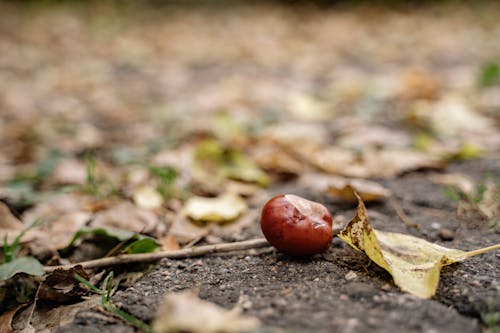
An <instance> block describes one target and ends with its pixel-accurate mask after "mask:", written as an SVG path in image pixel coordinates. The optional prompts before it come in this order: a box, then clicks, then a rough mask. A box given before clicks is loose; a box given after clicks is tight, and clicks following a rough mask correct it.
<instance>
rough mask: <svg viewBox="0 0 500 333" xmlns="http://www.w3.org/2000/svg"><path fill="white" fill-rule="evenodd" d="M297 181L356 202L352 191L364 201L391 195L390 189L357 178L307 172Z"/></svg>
mask: <svg viewBox="0 0 500 333" xmlns="http://www.w3.org/2000/svg"><path fill="white" fill-rule="evenodd" d="M299 183H300V184H301V185H303V186H305V187H308V188H311V189H313V190H315V191H318V192H324V193H328V194H329V195H331V196H332V197H333V198H334V199H338V200H341V201H345V202H356V201H357V198H356V196H355V195H354V192H356V193H358V194H359V196H360V197H361V199H362V200H363V201H365V202H374V201H382V200H384V199H386V198H388V197H389V196H390V195H391V191H390V190H388V189H386V188H385V187H383V186H382V185H380V184H379V183H376V182H373V181H370V180H366V179H358V178H344V177H340V176H334V175H325V174H321V173H309V174H304V175H302V176H301V177H300V179H299Z"/></svg>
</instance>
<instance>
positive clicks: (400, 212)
mask: <svg viewBox="0 0 500 333" xmlns="http://www.w3.org/2000/svg"><path fill="white" fill-rule="evenodd" d="M389 204H390V205H391V207H392V209H394V211H395V212H396V214H397V215H398V217H399V219H400V220H401V222H403V223H404V225H406V226H407V227H410V228H415V229H419V228H420V226H419V225H418V224H417V223H415V222H413V221H412V220H411V219H410V218H409V217H408V215H406V213H405V212H404V210H403V208H402V207H401V205H400V204H399V203H398V201H397V200H396V199H395V198H394V197H389Z"/></svg>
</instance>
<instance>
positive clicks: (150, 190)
mask: <svg viewBox="0 0 500 333" xmlns="http://www.w3.org/2000/svg"><path fill="white" fill-rule="evenodd" d="M133 199H134V203H135V204H136V205H137V206H138V207H140V208H144V209H155V208H159V207H161V205H162V204H163V197H162V196H161V194H160V193H158V191H157V190H156V189H155V188H154V187H152V186H148V185H145V186H141V187H139V188H137V189H135V190H134V194H133Z"/></svg>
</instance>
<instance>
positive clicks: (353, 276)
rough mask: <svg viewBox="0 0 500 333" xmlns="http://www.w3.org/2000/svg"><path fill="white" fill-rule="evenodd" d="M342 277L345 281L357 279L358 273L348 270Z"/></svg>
mask: <svg viewBox="0 0 500 333" xmlns="http://www.w3.org/2000/svg"><path fill="white" fill-rule="evenodd" d="M344 277H345V279H346V280H347V281H351V280H355V279H357V278H358V275H357V274H356V273H355V272H354V271H349V272H348V273H347V274H346V275H345V276H344Z"/></svg>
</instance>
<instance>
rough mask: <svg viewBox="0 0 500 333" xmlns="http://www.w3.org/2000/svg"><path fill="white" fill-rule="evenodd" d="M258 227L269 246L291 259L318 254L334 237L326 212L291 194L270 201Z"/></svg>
mask: <svg viewBox="0 0 500 333" xmlns="http://www.w3.org/2000/svg"><path fill="white" fill-rule="evenodd" d="M260 227H261V229H262V233H263V234H264V236H265V237H266V239H267V240H268V241H269V243H271V244H272V245H273V246H274V247H275V248H277V249H278V250H279V251H281V252H283V253H285V254H289V255H294V256H301V255H310V254H316V253H321V252H323V251H325V250H326V249H327V248H328V246H329V245H330V243H331V241H332V238H333V231H332V215H331V214H330V212H329V211H328V209H326V207H325V206H323V205H321V204H319V203H317V202H314V201H310V200H307V199H304V198H301V197H299V196H296V195H293V194H281V195H278V196H276V197H274V198H272V199H271V200H269V201H268V202H267V203H266V204H265V205H264V208H263V209H262V216H261V219H260Z"/></svg>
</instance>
